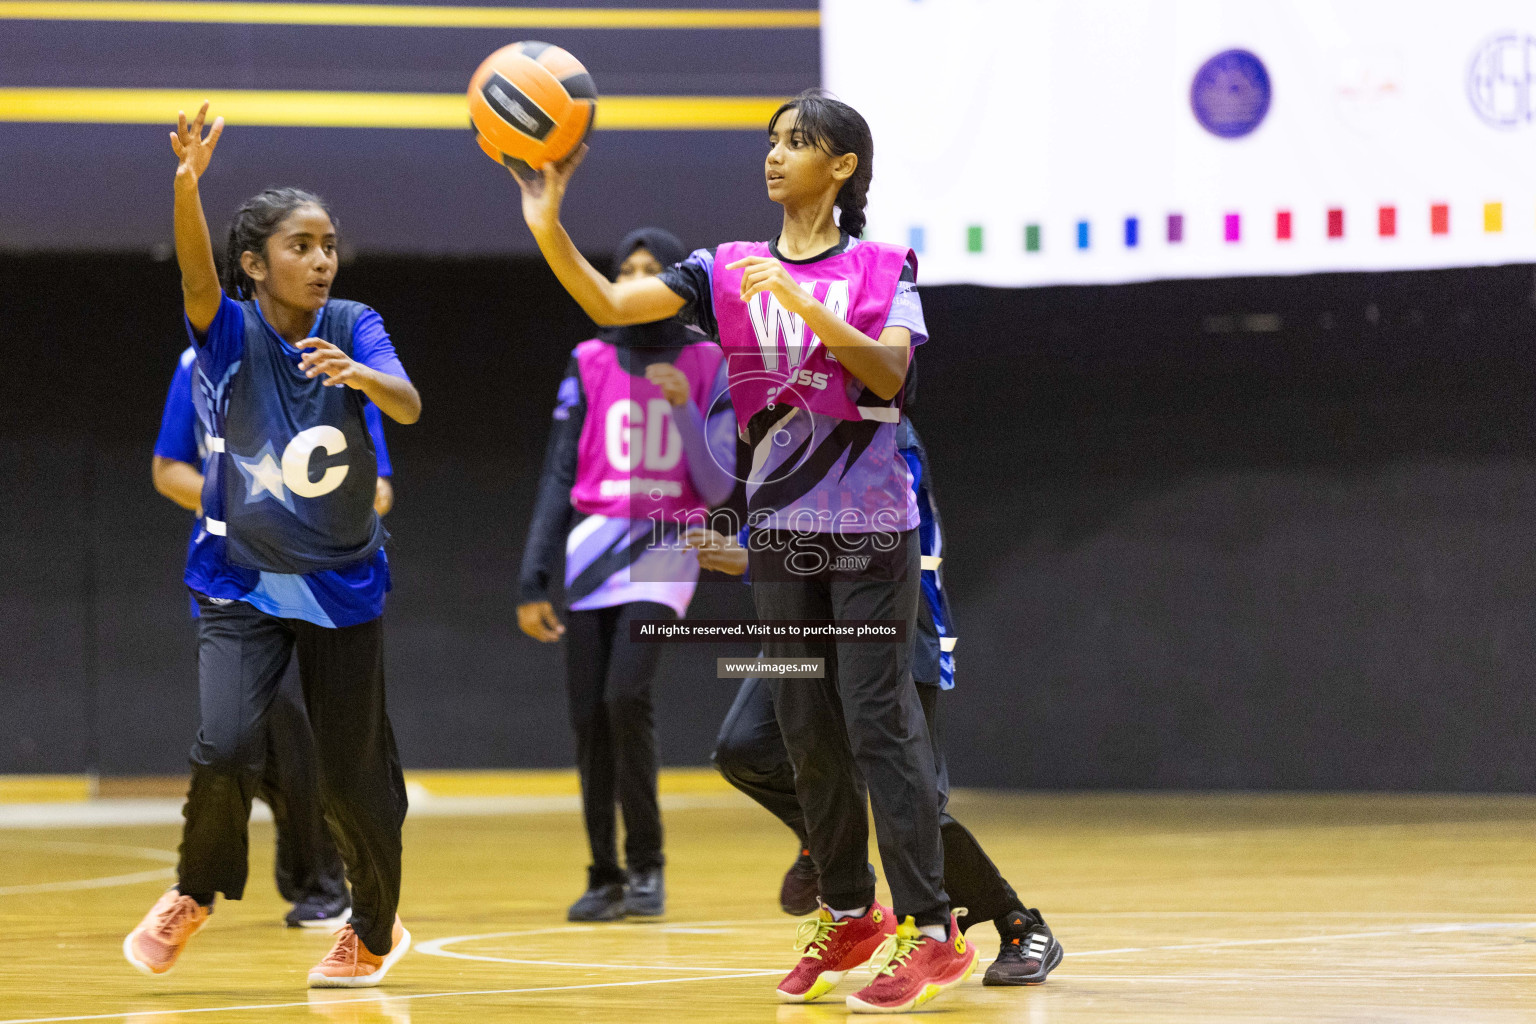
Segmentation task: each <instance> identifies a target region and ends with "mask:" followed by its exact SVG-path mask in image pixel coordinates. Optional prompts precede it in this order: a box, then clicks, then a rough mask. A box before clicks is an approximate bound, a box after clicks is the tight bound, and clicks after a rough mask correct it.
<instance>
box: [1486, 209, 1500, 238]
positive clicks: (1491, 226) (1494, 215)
mask: <svg viewBox="0 0 1536 1024" xmlns="http://www.w3.org/2000/svg"><path fill="white" fill-rule="evenodd" d="M1483 230H1484V231H1486V232H1488V234H1490V235H1496V234H1498V233H1499V232H1500V231H1503V230H1504V204H1503V203H1484V204H1483Z"/></svg>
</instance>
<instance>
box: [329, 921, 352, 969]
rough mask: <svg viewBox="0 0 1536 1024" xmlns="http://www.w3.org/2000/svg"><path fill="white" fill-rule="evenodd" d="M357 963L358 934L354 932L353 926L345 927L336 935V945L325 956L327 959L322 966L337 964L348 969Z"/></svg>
mask: <svg viewBox="0 0 1536 1024" xmlns="http://www.w3.org/2000/svg"><path fill="white" fill-rule="evenodd" d="M356 962H357V932H355V931H353V930H352V926H351V925H343V926H342V929H341V931H340V932H338V933H337V935H336V945H334V946H332V947H331V951H330V952H329V953H327V954H325V959H324V960H322V961H320V963H321V966H324V965H325V964H336V965H337V966H341V967H346V966H349V965H351V964H353V963H356Z"/></svg>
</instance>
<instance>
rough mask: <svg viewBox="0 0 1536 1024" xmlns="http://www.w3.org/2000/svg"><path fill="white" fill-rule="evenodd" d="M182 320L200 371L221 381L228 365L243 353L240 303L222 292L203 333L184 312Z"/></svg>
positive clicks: (243, 332)
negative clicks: (193, 326)
mask: <svg viewBox="0 0 1536 1024" xmlns="http://www.w3.org/2000/svg"><path fill="white" fill-rule="evenodd" d="M181 322H182V323H184V324H186V325H187V337H188V338H190V339H191V340H192V345H193V347H194V348H195V349H196V350H197V358H198V360H199V361H200V362H201V363H202V365H203V372H204V373H206V374H207V375H208V376H209V377H210V378H211V379H213V380H215V381H221V380H223V379H224V375H225V374H226V373H228V372H229V368H230V367H231V366H233V365H235V364H236V363H238V362H239V361H240V359H241V358H242V357H243V356H244V354H245V310H244V309H242V308H241V307H240V303H238V302H236V301H235V300H234V299H232V298H230V297H229V296H228V295H221V296H220V297H219V311H218V312H217V313H215V314H214V315H213V322H212V323H210V324H209V325H208V329H207V330H206V331H204V332H203V333H202V334H199V333H197V331H195V330H194V329H193V328H192V322H191V321H190V320H188V319H187V318H186V315H185V314H183V315H182V318H181Z"/></svg>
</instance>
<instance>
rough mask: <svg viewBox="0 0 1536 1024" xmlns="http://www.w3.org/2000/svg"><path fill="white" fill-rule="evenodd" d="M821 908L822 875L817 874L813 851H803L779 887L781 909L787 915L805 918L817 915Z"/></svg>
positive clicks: (785, 873)
mask: <svg viewBox="0 0 1536 1024" xmlns="http://www.w3.org/2000/svg"><path fill="white" fill-rule="evenodd" d="M820 906H821V875H819V874H817V872H816V862H815V861H813V860H811V851H810V850H806V849H801V851H800V856H798V857H796V858H795V862H794V863H793V864H791V865H790V866H789V870H788V871H786V872H784V884H783V885H781V886H779V907H780V908H781V909H782V910H783V911H784V913H786V914H793V915H794V916H795V917H805V916H806V915H807V914H814V913H816V910H817V908H819V907H820Z"/></svg>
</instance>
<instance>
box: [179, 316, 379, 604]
mask: <svg viewBox="0 0 1536 1024" xmlns="http://www.w3.org/2000/svg"><path fill="white" fill-rule="evenodd" d="M226 302H229V300H226ZM230 305H236V306H238V308H239V310H240V313H241V314H242V316H241V319H242V320H243V324H242V325H241V329H237V331H234V332H230V333H231V334H235V335H236V336H235V337H231V338H228V341H229V342H234V343H235V344H227V343H226V344H225V345H223V346H222V348H223V350H224V351H223V354H224V355H226V356H228V357H230V358H216V359H214V360H212V361H211V362H212V364H213V365H217V366H219V368H220V369H221V370H222V372H218V373H217V377H218V379H214V378H213V377H210V376H206V375H205V376H204V377H202V378H201V379H200V381H199V384H200V388H199V389H198V393H197V394H195V395H194V401H195V404H196V406H197V409H198V414H199V417H200V418H201V419H202V421H203V423H204V426H205V428H206V429H207V431H208V436H207V444H208V447H209V456H210V457H209V460H208V473H207V476H206V478H205V480H204V483H203V510H204V514H205V516H204V520H205V527H206V529H207V530H208V532H209V533H210V534H213V535H215V536H222V537H223V538H224V541H225V545H224V555H225V557H226V558H227V559H228V560H229V561H230V562H232V563H234V564H235V565H241V566H246V567H248V568H252V569H259V570H261V571H263V572H271V573H297V574H303V573H311V572H317V571H321V570H327V569H340V568H343V567H346V566H349V565H355V564H356V563H358V562H361V561H363V560H365V559H367V558H368V557H369V556H371V555H372V554H373V553H374V552H375V551H377V550H378V549H379V547H380V546H381V545H383V543H384V541H385V540H386V539H387V537H388V534H387V533H386V531H385V530H384V527H383V525H382V524H381V523H380V522H379V517H378V515H377V514H376V513H375V512H374V509H373V498H374V489H375V478H376V476H377V472H378V462H377V457H376V455H375V452H374V447H373V441H372V439H371V438H370V436H369V433H368V428H367V422H366V418H365V412H364V410H365V408H366V405H367V399H366V398H365V396H364V395H363V393H362V392H360V391H356V390H354V389H352V388H347V387H326V386H325V385H323V384H322V383H321V379H320V378H313V379H311V378H309V377H306V376H305V375H304V371H303V370H302V369H301V368H300V366H299V360H300V358H301V357H302V356H303V351H302V350H300V349H296V348H294V347H293V346H291V345H289V344H288V343H287V342H286V341H284V340H283V339H282V338H281V337H279V336H278V335H277V332H275V331H274V330H273V329H272V327H271V326H270V325H269V324H268V323H267V322H266V319H265V318H264V317H263V316H262V314H261V310H260V308H259V307H258V306H257V304H256V303H255V302H253V301H245V302H241V303H232V302H231V303H230ZM366 310H367V307H366V306H364V305H362V304H361V303H357V302H347V301H344V300H333V301H331V302H328V303H326V305H325V308H324V309H323V310H322V311H321V313H320V316H319V318H318V320H317V321H316V324H315V327H314V328H313V330H312V331H311V332H310V333H311V334H312V335H313V336H315V337H319V338H322V339H324V340H325V341H328V342H330V343H331V344H332V345H335V346H336V347H337V348H339V349H341V350H342V351H343V352H345V353H347V354H348V355H351V354H352V338H353V328H354V326H355V324H356V323H357V319H358V317H359V316H360V315H361V314H362V313H364V312H365V311H366ZM227 312H233V310H221V315H222V314H224V313H227ZM231 326H233V325H231ZM209 341H210V342H212V341H213V339H212V338H210V339H209ZM216 372H217V371H216Z"/></svg>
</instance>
